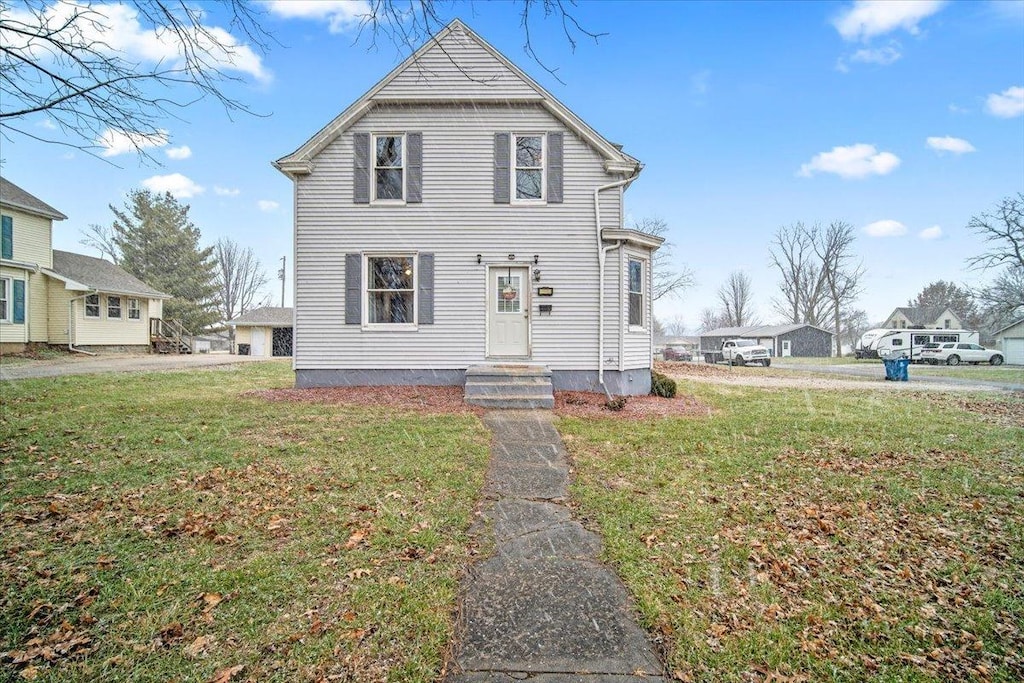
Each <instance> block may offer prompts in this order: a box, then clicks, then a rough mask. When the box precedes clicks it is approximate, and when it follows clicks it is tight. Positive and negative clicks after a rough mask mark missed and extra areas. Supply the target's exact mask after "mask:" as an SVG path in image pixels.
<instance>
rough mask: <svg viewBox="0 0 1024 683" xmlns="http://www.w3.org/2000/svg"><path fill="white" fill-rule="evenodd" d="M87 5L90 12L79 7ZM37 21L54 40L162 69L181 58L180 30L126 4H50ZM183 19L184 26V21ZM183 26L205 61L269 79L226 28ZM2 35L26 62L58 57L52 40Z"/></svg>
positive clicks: (17, 17)
mask: <svg viewBox="0 0 1024 683" xmlns="http://www.w3.org/2000/svg"><path fill="white" fill-rule="evenodd" d="M85 8H88V11H83V9H85ZM8 14H9V18H10V19H11V20H12V23H14V22H17V21H24V22H29V23H35V24H39V22H40V18H37V17H35V16H34V14H32V13H30V12H28V11H26V10H12V11H10V12H9V13H8ZM178 18H179V19H182V18H181V17H178ZM41 20H42V22H43V25H44V28H47V29H49V30H51V31H52V32H53V33H54V36H55V37H56V38H57V39H60V38H62V37H63V38H64V39H66V40H68V41H69V42H72V43H73V44H88V45H92V46H94V47H96V48H97V49H98V50H102V51H104V52H106V53H109V54H110V55H114V56H116V57H119V58H122V59H125V60H127V61H129V62H135V61H140V62H146V63H150V64H161V65H163V66H165V67H166V66H170V65H180V64H181V62H182V59H181V56H182V54H183V47H182V45H181V41H180V39H179V38H178V34H177V33H175V32H174V31H156V30H154V29H152V28H149V27H148V26H144V25H143V22H146V23H147V24H148V21H146V19H145V17H142V20H141V21H140V17H139V11H138V10H137V9H135V8H134V7H132V6H130V5H127V4H122V3H119V2H112V3H99V2H90V3H79V2H72V1H62V2H54V3H53V4H51V5H50V6H49V7H46V9H45V10H43V12H42V14H41ZM182 22H183V25H184V26H188V23H189V22H188V21H187V20H182ZM182 30H183V31H189V32H190V35H189V38H190V39H191V40H192V41H193V42H194V46H195V47H196V48H197V49H198V51H199V52H200V53H201V54H200V57H201V58H204V59H205V61H207V62H209V63H212V64H214V65H216V66H218V67H220V68H222V69H224V70H226V71H236V72H239V73H245V74H249V75H250V76H253V77H254V78H257V79H259V80H268V79H269V78H270V75H269V73H268V72H267V71H266V70H265V69H264V68H263V63H262V60H261V58H260V56H259V55H258V54H256V53H255V52H254V51H253V50H252V48H250V47H249V46H248V45H245V44H243V43H241V42H239V41H238V39H236V38H235V37H234V36H232V35H231V34H230V33H229V32H228V31H226V30H224V29H222V28H220V27H217V26H203V28H202V30H199V29H190V28H184V29H182ZM3 39H4V42H5V43H6V45H5V47H6V48H7V49H9V50H11V51H12V52H14V53H16V54H18V55H21V56H22V57H24V58H26V59H29V60H39V59H42V58H43V57H44V56H45V55H47V54H51V55H53V56H60V55H56V54H55V53H54V51H53V49H52V45H51V44H50V43H45V42H42V41H39V40H37V39H31V38H22V37H19V36H15V35H14V34H11V33H10V32H4V36H3Z"/></svg>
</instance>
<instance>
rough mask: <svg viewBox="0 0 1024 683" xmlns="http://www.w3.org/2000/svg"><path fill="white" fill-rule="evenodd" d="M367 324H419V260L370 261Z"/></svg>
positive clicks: (373, 258)
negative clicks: (417, 301) (417, 302)
mask: <svg viewBox="0 0 1024 683" xmlns="http://www.w3.org/2000/svg"><path fill="white" fill-rule="evenodd" d="M365 272H366V309H365V310H366V322H367V324H369V325H395V326H397V325H404V326H412V325H414V324H415V323H416V258H415V256H413V255H411V254H408V255H397V254H396V255H379V256H367V257H366V271H365Z"/></svg>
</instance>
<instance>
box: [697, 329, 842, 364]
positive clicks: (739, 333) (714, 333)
mask: <svg viewBox="0 0 1024 683" xmlns="http://www.w3.org/2000/svg"><path fill="white" fill-rule="evenodd" d="M834 337H835V335H834V334H833V333H831V332H829V331H828V330H824V329H822V328H820V327H815V326H814V325H807V324H805V323H797V324H791V325H752V326H747V327H720V328H718V329H716V330H709V331H707V332H704V333H703V334H701V336H700V348H701V350H702V351H713V350H718V349H719V348H721V346H722V342H724V341H725V340H726V339H750V340H753V341H756V342H757V343H758V344H760V345H761V346H765V347H767V348H768V350H769V351H771V352H772V356H775V357H778V358H786V357H788V356H794V357H805V358H827V357H829V356H831V355H832V353H833V349H834V348H835V347H834V344H833V338H834Z"/></svg>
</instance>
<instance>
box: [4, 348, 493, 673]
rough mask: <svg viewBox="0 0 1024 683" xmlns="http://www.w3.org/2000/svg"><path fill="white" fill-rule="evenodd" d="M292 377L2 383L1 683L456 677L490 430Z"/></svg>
mask: <svg viewBox="0 0 1024 683" xmlns="http://www.w3.org/2000/svg"><path fill="white" fill-rule="evenodd" d="M291 381H292V376H291V373H290V371H289V368H287V367H286V366H283V365H281V364H273V363H270V364H247V365H244V366H240V367H237V368H232V369H228V370H210V371H201V372H195V371H193V372H169V373H153V374H139V375H131V376H128V375H95V376H88V377H69V378H62V379H50V380H37V381H20V382H9V383H0V393H2V409H0V410H2V412H0V434H2V435H3V436H0V680H9V679H13V678H17V677H21V678H24V679H30V680H37V681H171V680H174V681H200V682H204V681H211V680H217V681H218V682H224V681H229V680H231V681H241V680H251V681H317V680H345V681H370V680H374V681H377V680H395V681H431V680H434V679H435V678H436V677H437V676H438V674H439V672H440V669H441V667H442V662H443V660H444V654H445V653H444V649H445V648H446V647H447V645H448V642H449V640H450V638H451V634H452V618H453V612H454V607H455V598H456V591H457V586H458V579H459V574H460V571H461V570H462V568H463V567H464V566H465V565H466V564H467V562H468V561H469V560H470V557H471V555H472V554H473V552H474V549H473V547H472V543H471V541H470V539H469V537H468V535H467V533H466V530H467V527H468V525H469V523H470V517H471V513H472V509H473V506H474V503H475V501H476V499H477V497H478V495H479V492H480V489H481V487H482V482H483V473H484V469H485V466H486V461H487V448H488V436H487V432H486V430H485V429H484V428H483V427H482V425H481V424H480V423H479V421H478V420H477V419H476V418H475V417H474V416H472V415H463V416H453V415H419V414H414V413H412V412H403V410H402V408H401V406H395V408H394V410H393V412H391V414H389V415H384V414H382V413H381V410H380V408H374V409H362V408H341V407H338V406H330V405H311V404H302V403H271V402H267V401H265V400H263V399H260V398H257V397H255V396H251V395H249V396H247V395H246V391H247V390H250V389H264V388H273V387H281V386H288V385H289V384H290V382H291Z"/></svg>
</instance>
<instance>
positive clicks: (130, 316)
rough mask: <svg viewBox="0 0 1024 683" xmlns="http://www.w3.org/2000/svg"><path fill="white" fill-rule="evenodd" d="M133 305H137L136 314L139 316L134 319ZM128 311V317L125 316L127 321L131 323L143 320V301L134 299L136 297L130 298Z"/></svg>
mask: <svg viewBox="0 0 1024 683" xmlns="http://www.w3.org/2000/svg"><path fill="white" fill-rule="evenodd" d="M133 303H134V304H135V308H134V312H135V313H136V314H137V315H136V316H135V317H132V312H133V309H132V304H133ZM127 309H128V315H127V316H125V320H127V321H129V322H131V321H132V320H142V301H141V300H140V299H139V298H138V297H134V296H130V297H128V306H127Z"/></svg>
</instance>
